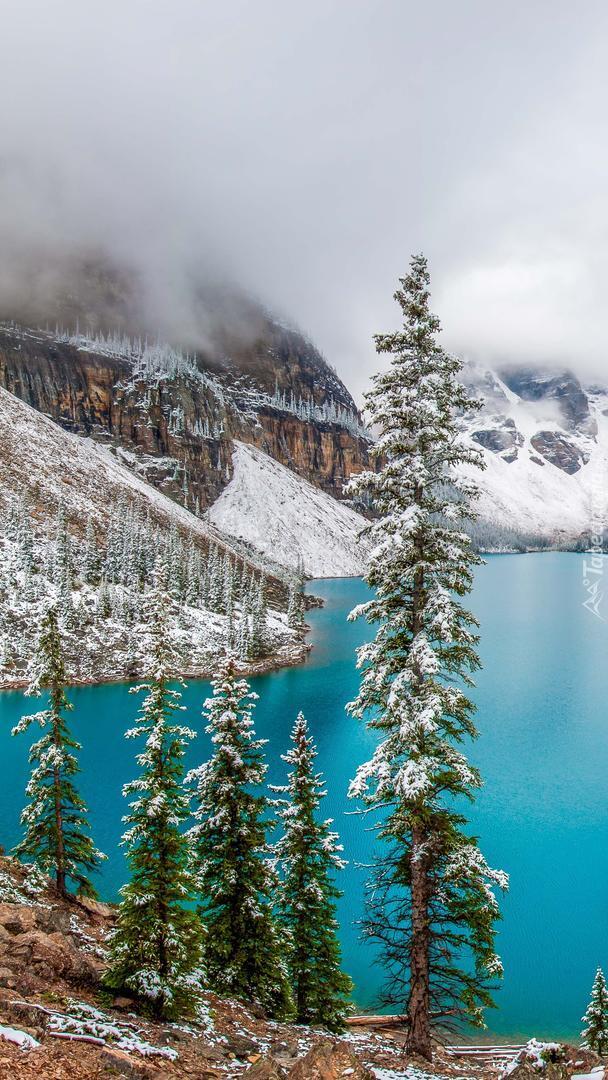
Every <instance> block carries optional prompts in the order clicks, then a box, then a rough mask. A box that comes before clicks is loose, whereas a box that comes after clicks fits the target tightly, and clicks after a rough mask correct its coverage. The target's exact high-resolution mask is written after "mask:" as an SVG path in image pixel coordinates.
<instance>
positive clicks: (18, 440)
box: [0, 389, 330, 688]
mask: <svg viewBox="0 0 608 1080" xmlns="http://www.w3.org/2000/svg"><path fill="white" fill-rule="evenodd" d="M301 482H302V483H303V482H304V481H301ZM17 496H18V498H17ZM324 497H325V498H327V499H330V496H324ZM0 520H1V522H2V525H1V528H0V687H2V688H4V687H10V686H19V685H23V684H24V682H27V666H28V661H29V659H30V658H31V656H32V654H33V651H34V645H35V641H36V636H37V633H38V630H39V626H40V619H41V616H42V612H43V611H44V609H45V607H46V605H47V604H48V602H49V600H51V599H52V600H53V601H55V602H56V603H58V604H59V608H60V613H61V619H62V637H63V645H64V651H65V657H66V662H67V666H68V671H69V673H70V678H71V680H72V681H74V682H100V681H104V680H116V679H127V678H133V677H136V676H139V675H141V674H143V673H144V672H145V671H146V665H147V662H148V654H147V649H148V644H149V642H148V628H147V627H146V625H145V619H144V617H143V616H144V612H143V601H144V592H145V590H146V589H147V588H148V587H149V585H150V583H151V580H152V577H153V574H154V571H155V566H156V563H157V560H159V559H160V560H161V561H162V563H163V565H164V566H165V567H166V570H167V574H168V578H169V582H170V585H171V594H172V597H173V598H174V599H173V602H172V605H171V610H170V611H168V613H167V614H168V619H169V624H170V631H171V635H172V640H173V644H174V647H175V650H176V652H177V654H178V655H179V657H180V665H181V674H183V675H191V676H202V675H205V674H208V673H209V672H210V671H211V670H212V669H213V668H214V665H215V663H216V660H217V656H218V654H220V653H223V652H225V651H226V649H227V648H229V647H232V648H235V647H237V648H238V653H239V657H240V660H241V663H242V667H243V670H249V671H251V672H255V671H260V670H265V669H267V668H268V667H269V666H278V665H281V664H290V663H295V662H298V661H301V660H302V659H303V658H304V656H305V655H306V651H307V646H306V644H305V643H304V641H303V638H302V634H301V633H299V632H296V631H295V630H294V629H293V628H290V627H289V626H288V625H287V617H286V614H285V609H286V607H287V590H286V588H285V584H284V582H283V581H281V580H278V579H277V578H276V577H275V576H274V575H273V573H272V571H273V570H274V569H275V568H276V567H275V565H274V564H273V566H272V567H271V568H269V567H268V566H267V565H266V563H265V561H264V560H263V559H260V557H259V556H258V555H257V554H256V552H255V551H244V550H241V549H239V550H238V551H237V550H235V547H234V545H232V544H231V543H230V541H229V540H227V538H226V537H225V536H224V535H223V534H221V533H220V532H219V531H218V530H217V529H216V528H215V527H214V525H213V524H211V523H209V522H206V521H203V520H201V519H199V518H197V517H196V516H195V515H194V514H192V513H190V512H189V511H188V510H186V509H185V508H184V507H183V506H181V505H179V504H178V503H176V502H175V501H173V500H172V499H170V498H168V496H166V495H164V494H162V493H161V492H159V491H157V490H156V489H155V488H154V487H153V486H152V485H151V484H148V483H146V481H144V480H142V479H141V478H140V477H138V476H137V475H136V473H135V472H134V471H133V470H132V469H130V468H129V467H128V466H127V465H125V464H123V463H122V462H121V460H120V455H118V456H117V455H116V454H115V453H114V452H113V451H112V450H111V449H110V448H109V447H107V446H103V445H99V444H98V443H96V442H94V441H93V440H91V439H85V438H81V437H80V436H78V435H75V434H73V433H71V432H67V431H63V430H62V429H61V428H60V427H59V426H58V425H57V424H56V423H54V422H53V421H52V420H50V419H49V418H48V417H45V416H41V415H40V413H38V412H36V410H35V409H32V408H31V406H29V405H26V404H25V402H22V401H19V400H18V399H17V398H15V397H14V396H13V395H11V394H9V393H8V392H7V391H5V390H2V389H0ZM228 586H229V588H230V601H229V602H226V601H225V594H226V589H227V587H228ZM261 594H263V597H262V600H263V602H261V601H259V600H258V597H260V595H261ZM257 605H259V607H260V611H261V615H262V619H263V631H262V638H261V639H260V640H259V641H258V642H257V644H256V643H255V642H252V641H251V639H250V636H248V639H247V640H246V641H243V631H242V626H243V623H244V622H246V623H247V635H249V628H250V624H251V626H252V625H253V624H252V622H251V619H252V615H253V612H254V611H255V610H256V606H257ZM237 628H241V629H240V630H239V633H238V635H237Z"/></svg>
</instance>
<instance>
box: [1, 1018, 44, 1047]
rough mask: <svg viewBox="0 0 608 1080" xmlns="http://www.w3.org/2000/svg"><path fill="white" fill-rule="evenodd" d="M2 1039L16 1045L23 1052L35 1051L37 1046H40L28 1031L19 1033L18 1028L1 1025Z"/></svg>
mask: <svg viewBox="0 0 608 1080" xmlns="http://www.w3.org/2000/svg"><path fill="white" fill-rule="evenodd" d="M0 1039H4V1040H5V1041H6V1042H12V1043H15V1045H16V1046H18V1047H20V1049H21V1050H34V1049H35V1048H36V1047H37V1046H40V1043H39V1042H37V1041H36V1039H34V1038H33V1037H32V1036H31V1035H28V1033H27V1031H19V1029H18V1028H14V1027H5V1026H4V1024H0Z"/></svg>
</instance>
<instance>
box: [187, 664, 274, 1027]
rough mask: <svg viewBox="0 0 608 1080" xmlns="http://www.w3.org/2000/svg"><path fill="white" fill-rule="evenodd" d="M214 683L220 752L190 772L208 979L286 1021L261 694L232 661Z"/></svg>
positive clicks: (211, 713)
mask: <svg viewBox="0 0 608 1080" xmlns="http://www.w3.org/2000/svg"><path fill="white" fill-rule="evenodd" d="M212 686H213V697H211V698H208V699H207V700H206V702H205V713H204V715H206V719H207V721H208V723H207V728H206V730H207V733H208V734H209V735H210V736H211V740H212V743H213V755H212V757H211V759H210V760H209V761H208V762H205V763H204V764H203V765H201V766H200V767H199V768H197V769H194V770H192V772H191V773H190V774H189V776H188V780H189V781H190V782H191V783H193V784H195V785H196V791H195V810H194V817H195V821H196V823H195V825H194V826H193V827H192V828H191V829H190V832H189V838H190V842H191V844H192V849H193V864H194V867H195V870H196V874H197V880H198V887H199V892H200V894H201V896H202V898H203V903H202V909H201V915H202V919H203V922H204V925H205V929H206V935H205V939H204V952H203V955H204V963H205V971H206V975H207V981H208V985H209V986H210V987H211V988H212V989H213V990H214V991H215V992H216V993H218V994H222V995H224V996H228V997H236V998H239V999H240V1000H243V1001H257V1002H259V1003H260V1004H261V1005H262V1006H263V1008H264V1009H266V1011H267V1012H268V1013H269V1014H270V1015H271V1016H274V1017H279V1018H284V1017H287V1016H289V1015H290V1014H291V1011H292V1002H291V995H290V991H289V984H288V979H287V973H286V966H285V960H284V949H283V947H282V944H281V943H280V941H279V936H278V932H277V926H276V923H275V920H274V917H273V913H272V908H271V900H272V897H273V894H274V892H275V890H276V877H275V874H274V872H273V869H272V866H271V863H270V860H269V854H270V853H269V845H268V842H267V830H268V828H269V827H270V824H271V822H270V820H269V818H268V812H269V808H270V802H269V799H268V797H267V795H266V794H265V792H264V791H263V790H262V784H263V782H264V777H265V775H266V765H265V764H264V760H263V756H262V747H263V742H262V740H260V739H256V737H255V732H254V729H253V718H252V712H253V708H254V702H255V700H256V698H257V694H253V693H251V692H250V690H249V686H248V684H247V682H246V681H245V680H244V679H237V677H236V674H235V669H234V662H233V660H231V659H228V660H227V661H225V662H224V664H223V665H222V667H221V669H220V671H219V672H218V674H217V675H216V676H215V678H214V679H213V682H212Z"/></svg>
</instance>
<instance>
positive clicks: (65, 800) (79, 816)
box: [13, 607, 105, 897]
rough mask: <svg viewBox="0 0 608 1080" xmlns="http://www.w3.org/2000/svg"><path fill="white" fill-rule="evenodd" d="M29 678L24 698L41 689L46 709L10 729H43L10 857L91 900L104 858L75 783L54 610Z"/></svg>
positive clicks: (34, 750) (75, 745)
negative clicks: (96, 872)
mask: <svg viewBox="0 0 608 1080" xmlns="http://www.w3.org/2000/svg"><path fill="white" fill-rule="evenodd" d="M30 675H31V681H30V685H29V687H28V690H27V692H28V694H32V695H34V696H36V697H38V696H40V695H41V694H42V693H43V691H46V692H47V693H48V707H47V708H46V709H43V710H42V711H41V712H37V713H32V714H31V715H29V716H23V717H22V718H21V720H20V721H19V723H18V724H17V725H16V726H15V728H14V729H13V735H18V734H21V733H22V732H25V731H27V730H28V729H29V728H30V726H31V725H32V724H39V725H40V727H41V728H43V729H44V734H43V736H42V738H41V739H39V740H38V741H37V742H35V743H34V744H33V746H32V748H31V750H30V754H29V761H30V764H31V765H32V766H33V767H32V772H31V775H30V779H29V781H28V784H27V787H26V796H27V798H28V799H29V800H30V801H29V803H28V804H27V806H26V807H25V809H24V810H23V813H22V814H21V824H22V825H23V826H24V828H25V835H24V837H23V839H22V840H21V841H20V843H19V844H17V846H16V847H15V854H16V855H19V856H22V857H24V858H25V859H32V860H34V861H35V862H36V863H37V865H38V866H39V867H40V868H41V869H42V870H44V871H45V872H46V873H48V874H52V875H54V877H55V881H56V883H57V889H58V891H59V893H60V894H61V895H63V896H65V895H67V893H68V884H69V883H73V885H74V886H75V888H76V892H77V893H78V894H79V895H80V896H88V897H95V896H96V892H95V889H94V887H93V885H92V884H91V882H90V880H89V877H88V874H89V873H90V872H92V871H94V870H96V869H97V866H98V865H99V862H100V860H101V859H104V858H105V856H104V855H102V853H101V852H100V851H97V849H96V848H95V845H94V844H93V841H92V839H91V836H90V832H89V823H88V821H87V808H86V805H85V802H84V800H83V798H82V796H81V795H80V794H79V792H78V791H77V789H76V785H75V783H74V777H75V776H77V774H78V773H79V771H80V769H79V766H78V761H77V757H76V754H77V752H78V751H79V750H80V749H81V747H80V743H78V742H76V740H75V739H74V738H73V736H72V734H71V732H70V729H69V726H68V723H67V719H66V714H67V713H68V712H71V710H72V709H73V708H74V706H73V705H72V704H71V703H70V702H69V701H68V698H67V696H66V692H65V687H66V683H67V681H68V680H67V674H66V670H65V665H64V660H63V655H62V647H61V635H60V632H59V624H58V617H57V609H56V608H55V607H50V608H49V609H48V610H47V612H46V613H45V615H44V616H43V618H42V623H41V626H40V634H39V638H38V646H37V650H36V655H35V657H34V661H33V664H32V668H31V671H30Z"/></svg>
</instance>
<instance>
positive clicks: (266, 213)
mask: <svg viewBox="0 0 608 1080" xmlns="http://www.w3.org/2000/svg"><path fill="white" fill-rule="evenodd" d="M607 23H608V10H607V9H606V8H605V5H602V4H601V3H599V2H595V0H589V2H588V3H587V4H585V6H584V9H583V10H582V11H578V10H575V9H574V8H573V6H572V5H571V4H569V3H567V2H562V0H558V2H548V0H539V2H538V3H536V4H534V5H532V6H530V5H529V4H527V3H525V2H523V0H515V2H514V3H512V4H509V5H508V6H507V7H503V8H499V7H498V6H497V5H488V4H487V3H484V2H481V0H468V2H466V3H464V4H458V5H456V4H452V3H450V2H448V0H444V2H439V0H432V2H430V3H428V4H425V5H424V6H423V10H422V9H421V5H417V4H414V3H412V2H409V0H408V2H401V0H379V2H378V3H375V4H373V5H372V4H369V3H367V2H364V0H360V2H358V0H354V2H352V3H344V2H341V0H340V2H338V0H312V2H311V3H309V4H307V5H305V6H302V5H295V4H291V3H287V4H286V3H284V2H283V3H280V2H278V0H259V2H258V3H256V4H255V5H253V4H251V3H248V2H247V0H234V2H233V3H231V4H230V5H219V4H213V3H207V2H201V0H177V2H175V3H169V2H161V0H130V2H129V4H124V3H120V2H117V0H108V2H106V3H104V4H82V3H77V2H76V0H57V2H56V3H54V4H46V3H43V2H42V0H19V2H17V0H6V2H5V3H4V4H3V5H2V36H3V63H2V65H1V67H0V100H1V101H2V106H1V109H2V128H1V130H2V138H1V140H0V304H1V305H2V306H4V307H6V306H7V305H8V306H10V305H11V304H13V303H17V304H18V303H20V302H21V301H22V300H23V297H24V295H26V296H27V297H28V298H30V299H31V298H32V297H35V296H36V295H39V294H40V295H44V293H45V292H46V291H48V288H49V285H51V286H53V285H54V284H55V281H54V274H55V267H56V265H57V263H58V262H61V260H62V259H63V258H64V257H69V256H72V255H74V254H76V253H80V252H83V251H84V252H86V253H91V252H98V251H99V250H100V249H101V250H102V251H103V252H104V253H105V254H107V255H109V256H111V257H112V258H113V259H116V260H118V261H119V262H121V263H124V264H125V265H127V266H135V267H137V268H138V269H139V270H141V271H142V272H143V274H144V281H145V285H144V292H145V300H146V304H147V306H148V310H149V311H150V312H151V313H153V315H154V318H155V319H156V320H157V322H158V326H159V328H162V329H163V330H164V331H166V332H167V333H170V332H171V329H172V327H176V328H178V329H179V330H180V331H185V332H186V333H187V334H189V335H190V336H192V337H194V338H196V337H199V338H200V339H201V340H203V341H204V337H205V332H206V326H205V319H204V318H202V317H201V315H200V309H199V311H198V312H197V313H195V314H193V310H192V305H191V296H192V292H193V282H196V283H199V282H203V283H204V284H205V285H210V284H212V285H214V286H215V285H216V284H217V283H223V282H226V281H229V282H234V283H236V284H237V285H238V286H239V287H240V288H241V289H243V290H244V291H246V292H250V293H252V294H254V295H255V296H256V297H259V298H260V299H261V300H262V302H263V303H265V304H267V305H269V306H270V307H272V308H274V309H275V310H278V311H279V312H280V313H284V314H285V315H286V316H288V317H290V318H292V319H293V320H295V321H296V322H297V324H298V325H300V326H301V327H302V328H304V329H305V330H306V331H307V332H308V333H310V335H311V336H312V338H313V339H314V340H315V341H316V342H317V344H318V345H319V346H320V348H321V349H322V350H323V351H324V353H325V354H326V355H327V357H328V359H329V360H330V361H331V362H332V363H334V364H335V365H336V366H337V368H338V370H339V372H340V374H341V376H342V377H343V378H344V379H345V380H346V381H347V383H348V384H349V385H350V386H351V387H352V388H353V389H354V390H355V391H356V392H360V391H361V390H362V389H363V388H364V386H365V384H366V382H367V380H368V378H369V374H370V373H371V371H373V370H374V367H375V365H376V358H375V356H374V352H373V344H372V342H371V335H372V333H373V332H374V331H376V330H381V329H385V328H387V327H390V326H391V325H392V324H393V323H394V320H395V310H394V307H393V303H392V300H391V295H392V292H393V289H394V285H395V281H396V278H397V276H398V275H399V273H401V272H403V270H404V269H405V267H406V266H407V261H408V258H409V255H410V253H411V252H412V251H415V250H419V249H423V250H424V251H425V252H426V254H427V255H428V257H429V260H430V265H431V270H432V274H433V283H434V306H435V308H436V310H437V311H438V313H439V314H440V316H441V318H442V321H443V324H444V326H445V328H446V334H445V340H446V343H447V344H448V345H449V346H450V347H452V348H454V349H456V350H458V351H461V352H464V353H466V354H469V355H474V356H482V357H483V358H484V359H485V360H487V361H488V362H491V363H500V362H503V361H504V360H513V361H516V362H518V363H526V362H529V361H538V362H543V363H545V362H548V363H558V364H568V365H570V366H572V367H574V368H575V369H576V370H577V371H579V372H584V373H587V372H589V373H591V374H599V373H602V372H604V371H605V369H606V367H607V364H606V355H607V352H606V339H607V321H606V318H605V314H604V294H605V293H606V291H607V290H608V254H607V248H606V234H607V232H608V200H607V199H606V194H605V188H606V175H607V173H608V150H607V149H606V147H607V146H608V140H607V139H606V124H607V120H606V117H607V116H608V110H607V105H608V101H607V97H608V90H607V88H606V82H605V78H604V56H603V55H602V51H603V41H604V40H605V34H606V30H607V29H608V26H607Z"/></svg>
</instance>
